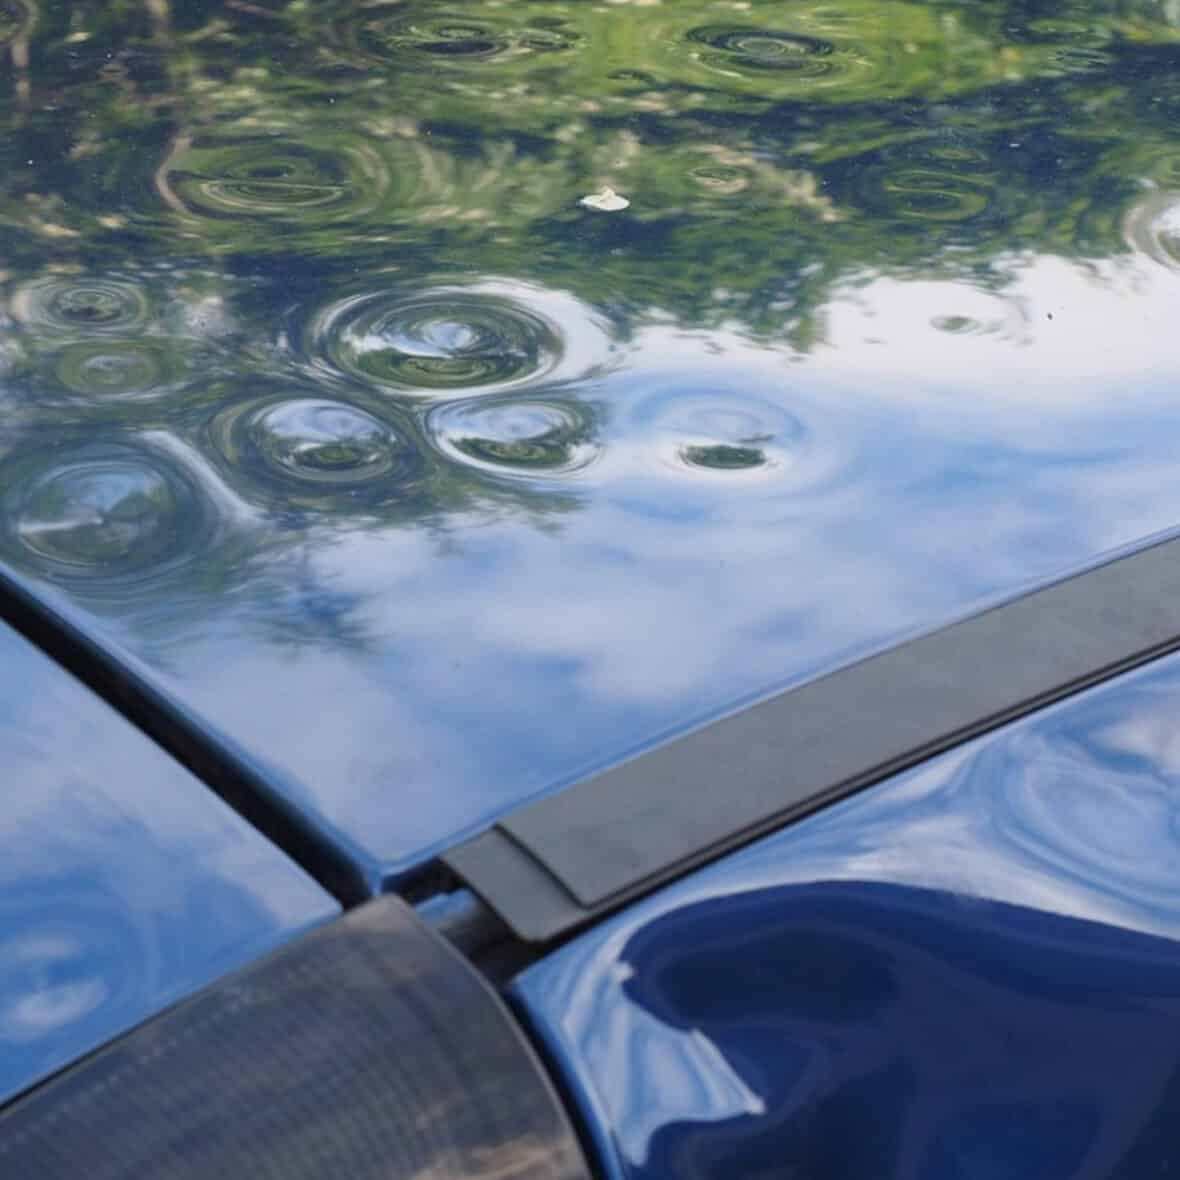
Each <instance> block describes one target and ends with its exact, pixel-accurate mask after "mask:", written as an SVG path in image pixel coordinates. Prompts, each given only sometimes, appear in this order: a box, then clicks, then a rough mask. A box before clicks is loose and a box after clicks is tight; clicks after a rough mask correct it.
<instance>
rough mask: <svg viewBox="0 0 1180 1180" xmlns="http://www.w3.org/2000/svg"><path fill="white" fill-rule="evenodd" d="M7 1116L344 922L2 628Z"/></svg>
mask: <svg viewBox="0 0 1180 1180" xmlns="http://www.w3.org/2000/svg"><path fill="white" fill-rule="evenodd" d="M0 669H2V670H3V674H2V675H0V1102H3V1101H4V1100H5V1099H7V1098H10V1097H12V1096H13V1095H14V1094H16V1093H18V1092H19V1091H21V1090H22V1089H24V1088H25V1087H27V1086H29V1085H32V1084H33V1083H34V1082H36V1081H38V1080H40V1079H41V1078H44V1077H45V1076H46V1075H48V1074H49V1073H51V1072H53V1071H54V1070H55V1069H58V1068H59V1067H61V1066H63V1065H65V1064H67V1063H68V1062H70V1061H73V1060H74V1059H76V1058H77V1057H79V1056H80V1055H81V1054H83V1053H86V1052H88V1051H89V1050H91V1049H94V1048H96V1047H97V1046H99V1045H101V1044H103V1043H105V1042H106V1041H108V1040H109V1039H110V1038H111V1037H113V1036H116V1035H118V1034H119V1033H121V1032H124V1031H126V1030H127V1029H129V1028H131V1027H132V1026H134V1025H135V1024H137V1023H139V1022H140V1021H142V1020H144V1019H146V1018H148V1017H150V1016H151V1015H153V1014H154V1013H156V1012H159V1011H160V1010H161V1009H162V1008H164V1007H166V1006H167V1005H168V1004H171V1003H173V1002H175V1001H176V1000H178V999H180V998H182V997H184V996H187V995H189V994H191V993H192V992H193V991H195V990H196V989H198V988H200V987H201V986H202V985H204V984H206V983H208V982H210V981H212V980H214V979H217V978H218V977H219V976H221V975H223V974H224V973H225V972H227V971H230V970H232V969H233V968H235V967H239V966H241V965H243V964H245V963H247V962H249V961H250V960H252V959H254V958H255V957H257V956H258V955H261V954H263V953H265V952H266V951H268V950H271V949H272V948H274V947H276V946H277V945H279V944H280V943H281V942H283V941H284V940H286V939H288V938H291V937H294V936H295V935H297V934H299V933H300V932H301V931H304V930H307V929H308V928H309V927H311V926H313V925H315V924H318V923H320V922H322V921H324V920H326V919H328V918H330V917H331V916H333V915H334V914H336V913H337V912H338V907H337V905H336V903H335V902H334V901H333V900H332V899H331V898H330V897H328V896H327V894H325V893H324V892H323V891H322V890H320V888H319V887H318V886H317V885H315V884H314V882H312V881H311V880H310V879H309V878H308V877H306V876H305V875H304V873H303V872H302V871H301V870H300V869H299V868H297V867H296V866H295V865H293V864H292V863H291V862H289V861H288V860H287V859H286V858H285V857H284V856H282V855H281V854H280V853H279V852H277V851H276V850H275V849H274V848H272V847H271V846H270V845H269V844H267V843H266V842H265V841H264V840H263V839H262V838H261V837H260V836H258V835H257V834H256V833H255V832H254V831H253V830H252V829H251V828H249V827H248V826H247V825H246V824H245V823H244V822H243V821H242V820H240V819H239V818H238V817H237V816H236V815H234V814H233V813H232V812H230V811H229V809H228V808H227V807H225V805H224V804H222V802H221V801H220V800H219V799H217V798H216V797H215V796H213V795H211V794H210V793H209V791H208V790H207V789H206V788H205V787H204V786H203V785H202V784H201V783H199V782H198V781H196V780H195V779H193V778H192V777H191V776H190V775H189V774H188V773H187V772H186V771H184V770H183V769H182V768H181V767H179V766H178V765H176V764H175V763H174V762H172V761H171V760H170V759H169V758H168V757H167V756H165V755H164V754H163V753H161V751H160V750H159V749H158V748H157V747H155V746H154V745H152V744H151V743H150V742H149V741H147V740H146V739H145V738H144V737H143V736H142V735H141V734H139V733H138V732H136V731H135V730H134V729H133V728H132V727H131V726H130V725H129V724H128V723H127V722H126V721H124V720H123V718H121V717H120V716H119V715H118V714H116V713H114V712H113V711H112V710H111V709H110V708H109V707H108V706H107V705H105V704H104V703H103V702H101V701H100V700H98V699H97V698H96V697H94V696H93V695H91V694H90V693H89V692H88V691H87V690H86V689H85V688H83V687H82V686H81V685H79V684H78V683H77V682H76V681H75V680H73V679H72V678H71V677H70V676H68V675H67V674H66V673H64V672H62V671H61V670H60V669H59V668H58V667H56V665H54V664H53V663H52V662H51V661H49V660H48V659H46V657H45V656H44V655H42V654H41V653H40V652H39V651H37V650H36V649H35V648H33V647H31V646H30V645H29V644H28V643H27V642H26V641H25V640H24V639H23V638H22V637H21V636H19V635H17V634H16V633H15V632H13V631H11V630H9V629H8V628H7V627H4V626H3V625H2V624H0Z"/></svg>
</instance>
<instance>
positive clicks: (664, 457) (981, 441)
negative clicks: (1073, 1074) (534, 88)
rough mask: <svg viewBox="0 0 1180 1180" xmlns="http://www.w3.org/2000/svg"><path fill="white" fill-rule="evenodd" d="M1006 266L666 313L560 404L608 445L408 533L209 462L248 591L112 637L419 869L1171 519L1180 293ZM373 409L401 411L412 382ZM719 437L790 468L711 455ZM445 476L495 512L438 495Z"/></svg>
mask: <svg viewBox="0 0 1180 1180" xmlns="http://www.w3.org/2000/svg"><path fill="white" fill-rule="evenodd" d="M1010 271H1011V276H1012V281H1011V283H1010V285H1009V286H1008V287H1006V288H1005V289H1004V291H1003V293H1002V294H990V293H986V292H984V291H983V290H982V289H977V288H975V287H973V286H971V285H970V284H968V283H966V282H951V281H939V282H933V281H930V280H926V279H923V278H918V277H915V278H913V279H906V278H902V277H894V278H884V277H875V278H874V277H873V276H871V275H868V276H865V279H866V281H865V282H863V283H862V284H860V285H857V284H854V283H852V282H851V280H850V281H849V282H848V283H847V284H846V285H845V286H843V287H838V288H837V290H836V292H835V294H834V295H833V296H832V299H831V301H830V304H829V305H828V307H826V308H825V309H822V310H821V312H820V316H819V319H820V322H821V324H822V325H823V331H822V334H821V342H820V343H819V344H818V345H817V346H816V348H815V349H814V351H813V352H811V353H810V354H807V355H803V354H799V353H796V352H794V351H792V350H791V349H790V348H788V347H787V346H785V345H775V344H766V343H765V342H755V341H751V340H749V339H747V338H745V337H743V336H742V335H741V334H740V333H738V332H737V331H736V330H735V331H723V330H717V331H712V332H707V331H703V330H699V329H697V330H694V331H692V332H684V331H681V330H679V329H678V328H677V327H676V326H675V325H674V324H670V323H667V322H663V323H657V322H653V323H649V324H648V325H647V326H645V327H639V328H637V329H636V331H635V334H634V335H633V337H632V338H631V339H630V340H629V341H628V343H627V345H626V347H625V351H619V352H617V353H615V354H614V355H613V357H610V356H608V354H607V353H606V352H605V351H603V349H602V346H601V343H600V356H599V359H600V361H601V362H602V363H601V365H600V366H599V367H598V368H597V370H596V371H595V372H594V373H593V374H592V375H591V376H589V377H588V379H587V380H585V381H584V382H581V383H579V382H576V381H575V382H572V383H570V384H568V385H565V386H562V387H560V388H559V389H558V391H557V393H556V394H554V396H560V397H568V398H573V399H582V400H585V401H587V402H590V403H592V404H593V405H594V406H596V407H598V408H597V409H596V411H595V413H596V415H597V420H598V422H599V425H598V427H597V430H598V434H599V439H598V441H599V443H600V446H601V453H600V455H599V456H598V458H597V459H596V460H595V461H594V462H593V463H591V464H590V465H589V466H588V467H586V468H584V469H582V470H580V471H577V472H575V473H573V474H571V475H570V476H569V477H568V478H558V477H551V478H548V479H546V480H544V481H541V480H537V481H534V482H532V483H531V484H527V486H526V488H525V490H521V484H520V482H519V479H518V478H517V477H516V476H513V477H512V478H510V479H505V480H500V481H497V479H496V477H495V475H494V473H493V474H489V473H488V471H487V469H486V468H485V469H483V470H480V471H474V470H470V471H463V470H460V466H461V464H460V462H459V461H458V460H456V459H455V458H454V456H451V458H449V459H445V460H444V459H442V458H439V457H438V456H435V458H434V459H433V460H432V462H433V463H434V464H435V465H436V466H435V468H434V470H435V471H436V472H441V473H442V474H441V475H440V476H436V478H437V479H439V480H440V481H442V482H438V483H436V484H433V485H427V486H426V490H425V491H423V492H422V494H421V496H420V498H419V501H418V502H417V506H416V507H415V506H414V504H410V505H408V506H407V507H406V508H405V509H404V510H403V511H402V514H401V515H400V516H399V515H397V514H396V513H394V514H391V515H387V516H386V517H382V516H381V514H380V513H378V512H373V513H371V514H369V513H366V512H364V511H362V510H358V511H357V512H356V513H355V514H350V513H349V512H348V508H347V504H343V505H341V504H334V505H333V508H332V511H328V510H326V509H325V510H324V511H322V512H320V513H318V514H314V513H313V514H307V515H305V516H303V517H300V516H298V515H293V514H290V513H284V512H282V511H281V505H278V504H276V507H275V510H274V512H273V513H268V512H267V511H266V510H265V509H260V508H259V506H258V503H257V500H256V499H255V500H254V501H253V502H252V503H251V506H249V507H247V506H246V504H245V501H244V500H241V499H239V500H238V501H237V507H236V508H235V507H234V505H233V503H232V501H234V500H235V498H236V496H237V493H236V492H235V490H234V488H233V486H232V483H233V473H232V471H231V470H228V469H219V472H218V474H217V475H216V476H214V475H213V474H212V473H210V472H208V471H207V470H206V469H205V468H203V467H201V466H200V465H199V464H197V463H196V462H195V461H194V462H193V463H191V464H190V475H192V477H193V478H195V479H198V480H199V481H200V482H201V483H202V484H203V483H204V482H205V481H206V479H209V480H211V481H212V480H216V481H217V482H216V484H215V485H214V484H213V483H210V486H209V492H210V495H211V496H212V497H213V498H214V499H215V500H216V502H217V504H218V508H217V511H218V513H219V516H220V518H221V519H222V520H223V521H225V522H227V525H226V527H227V528H229V529H230V530H231V531H233V530H236V534H235V535H237V536H238V537H240V544H239V545H238V547H237V548H234V547H232V546H230V547H229V548H228V549H227V552H228V553H229V554H230V557H229V558H227V559H226V561H227V564H226V566H225V568H224V569H222V570H220V571H219V574H218V576H219V577H220V578H221V579H222V581H221V582H220V583H219V585H220V586H221V588H220V589H217V590H214V591H212V592H210V593H204V592H203V590H202V580H201V579H199V578H198V579H191V580H186V579H182V578H178V577H174V578H172V579H171V580H167V579H165V580H162V581H160V582H158V583H152V582H145V583H144V584H143V585H142V586H138V585H137V586H134V587H132V588H129V589H128V590H127V591H126V593H125V594H124V596H123V598H122V599H116V600H114V601H115V602H116V604H117V605H116V607H115V609H112V605H111V602H110V601H108V602H106V603H104V604H102V605H101V610H102V616H103V618H104V621H103V622H102V623H101V624H100V625H101V627H102V628H103V629H104V631H105V632H106V633H107V634H109V635H111V636H113V637H115V638H116V639H117V640H118V641H119V642H121V643H122V644H124V645H126V647H127V648H128V649H130V650H131V651H133V652H136V653H138V654H139V655H141V656H142V657H143V658H145V659H146V660H147V661H148V662H149V663H151V664H154V665H156V666H157V668H158V675H159V676H160V677H161V680H162V682H163V683H164V684H166V685H167V686H168V687H169V688H171V689H172V690H173V691H174V692H176V693H177V694H178V695H179V696H180V697H181V698H182V699H183V700H185V701H186V702H188V703H189V704H191V705H194V706H196V707H197V708H198V709H199V710H201V711H202V712H203V713H204V715H205V716H206V717H208V718H209V719H211V720H212V721H213V723H214V724H215V725H216V726H217V727H218V728H220V729H221V730H222V731H223V732H225V733H227V734H229V735H230V736H231V737H232V738H234V739H236V740H237V741H238V742H240V743H241V744H242V745H244V746H245V747H246V748H248V749H249V750H250V751H252V752H253V754H254V755H255V756H256V757H257V758H258V760H259V761H260V762H261V763H262V764H263V765H264V766H266V768H267V769H268V771H269V772H271V773H273V774H274V775H275V776H276V777H277V778H279V779H280V780H281V781H283V782H285V783H286V785H287V789H289V790H290V791H291V792H292V793H293V794H294V795H295V796H296V797H297V798H299V799H300V800H301V801H302V802H303V804H304V805H305V806H309V807H311V808H313V809H315V810H316V811H317V812H319V813H320V815H321V817H322V820H323V821H324V822H325V823H327V824H328V826H329V827H330V828H333V829H335V830H336V831H338V832H342V833H343V838H344V839H346V841H347V842H349V843H350V844H352V845H353V846H354V847H359V848H360V850H361V851H360V855H361V857H362V859H363V860H365V861H366V862H367V863H368V864H369V865H370V866H373V865H385V866H387V867H390V866H392V867H397V866H403V865H405V864H407V863H409V862H412V861H413V860H415V859H418V858H419V857H420V856H421V854H422V850H423V849H429V848H433V847H437V846H438V845H440V844H442V843H445V842H448V841H450V840H452V839H454V838H455V837H457V836H458V835H459V834H461V833H465V832H467V831H470V830H472V829H474V828H475V827H478V826H479V825H481V824H483V823H485V822H486V821H487V820H488V819H490V818H491V817H492V816H494V815H495V814H497V813H498V812H500V811H502V810H503V809H504V808H506V807H508V806H510V805H512V804H513V803H515V802H518V801H520V800H522V799H524V798H526V797H528V796H530V795H531V794H533V793H535V792H537V791H540V790H543V789H545V788H547V787H551V786H554V785H556V784H561V783H564V782H568V781H570V780H571V779H572V778H574V777H576V776H577V775H579V774H581V773H584V772H585V771H586V770H587V769H590V768H593V767H595V766H599V765H602V764H604V763H606V762H609V761H612V760H614V759H616V758H618V757H620V756H621V755H623V754H624V753H626V752H628V751H630V750H633V749H636V748H639V747H642V746H644V745H645V744H648V743H650V742H652V741H654V740H656V739H657V738H658V737H660V736H661V735H663V734H666V733H670V732H674V731H676V730H677V729H678V728H680V727H683V726H684V725H686V724H689V723H691V722H693V721H695V720H697V719H700V718H704V717H707V716H709V715H710V714H713V713H716V712H717V711H719V710H721V709H724V708H726V707H728V706H731V705H732V704H734V703H736V702H739V701H741V700H745V699H750V698H752V697H755V696H757V695H759V694H761V693H764V692H767V691H769V690H772V689H774V688H777V687H779V686H781V685H784V684H786V683H789V682H791V681H794V680H798V679H800V678H802V677H805V676H808V675H812V674H815V673H817V672H819V671H821V670H823V669H826V668H830V667H832V666H833V665H835V664H837V663H839V662H842V661H844V660H847V659H849V658H852V657H854V656H856V655H859V654H863V653H865V652H867V651H869V650H871V649H873V648H874V647H875V646H878V645H880V644H882V643H884V642H886V641H888V640H889V639H891V638H892V637H896V636H898V635H900V634H902V633H905V632H908V631H912V630H915V629H924V628H928V627H931V626H933V625H935V624H937V623H939V622H941V621H944V620H947V619H949V618H951V617H953V616H955V615H957V614H960V613H962V612H964V611H966V610H969V609H971V608H972V607H974V606H976V605H978V604H980V603H982V602H985V601H988V600H990V599H992V598H994V597H995V596H998V595H1004V594H1009V593H1013V592H1016V591H1019V590H1021V589H1023V588H1025V587H1028V586H1030V585H1032V584H1035V583H1036V582H1037V581H1039V580H1042V579H1045V578H1048V577H1052V576H1055V575H1059V574H1061V573H1063V572H1066V571H1069V570H1072V569H1075V568H1077V567H1079V566H1082V565H1085V564H1087V563H1089V562H1092V561H1094V560H1096V559H1097V558H1098V557H1099V556H1100V555H1102V554H1104V553H1107V552H1109V551H1111V550H1113V549H1117V548H1119V547H1122V546H1126V545H1130V544H1133V543H1135V542H1136V541H1141V540H1142V539H1144V538H1146V537H1149V536H1151V535H1153V534H1156V533H1157V532H1159V531H1161V530H1168V529H1170V528H1172V527H1174V526H1175V524H1176V521H1177V519H1178V516H1180V490H1178V489H1180V484H1178V483H1177V481H1176V479H1175V478H1174V475H1175V470H1176V467H1175V447H1174V445H1173V444H1174V439H1175V437H1176V435H1177V432H1178V429H1180V410H1178V409H1177V407H1176V402H1175V398H1174V396H1173V392H1174V391H1173V389H1172V385H1171V381H1170V379H1169V377H1168V374H1169V373H1170V372H1171V368H1170V366H1172V365H1173V364H1174V359H1173V358H1174V349H1173V346H1172V343H1171V340H1170V336H1169V332H1168V330H1167V323H1166V321H1167V319H1168V316H1169V309H1170V307H1171V306H1173V304H1174V300H1175V298H1176V297H1178V296H1180V277H1177V276H1176V275H1174V274H1173V273H1172V272H1170V271H1169V270H1168V269H1167V268H1166V267H1164V266H1161V265H1160V264H1159V263H1158V262H1157V261H1155V260H1153V259H1149V258H1145V257H1142V256H1130V257H1128V258H1125V259H1123V260H1121V261H1118V262H1109V263H1103V264H1101V265H1093V266H1088V267H1085V266H1082V265H1075V264H1068V263H1065V262H1062V261H1060V260H1054V259H1050V258H1047V257H1046V258H1037V257H1032V256H1030V257H1019V258H1013V259H1011V260H1010ZM495 289H496V291H497V293H498V296H499V297H501V298H505V297H506V296H505V291H507V290H509V289H513V288H512V284H511V283H509V282H507V281H506V280H500V281H497V284H496V287H495ZM516 290H517V293H518V295H519V296H520V298H521V299H522V301H526V302H527V301H531V302H532V304H535V305H537V306H544V293H543V292H541V291H539V289H538V288H537V287H536V286H535V285H521V286H520V287H519V288H516ZM580 307H581V305H580V304H578V303H577V302H576V301H575V300H571V299H569V298H566V297H563V298H562V299H561V300H558V301H555V302H554V304H553V306H552V308H550V309H549V310H550V311H551V313H552V316H553V322H554V325H555V330H557V331H558V332H560V333H561V334H563V335H567V336H571V337H578V338H579V339H580V340H582V341H583V344H582V345H579V348H580V349H581V350H582V352H584V351H585V348H584V347H583V345H584V344H585V341H586V340H588V339H590V337H591V336H595V334H597V333H600V332H601V326H600V325H599V324H598V322H597V321H596V320H592V317H591V313H590V312H589V311H588V310H587V309H585V308H582V309H581V310H580V311H578V309H579V308H580ZM1050 314H1051V315H1052V317H1053V318H1052V319H1051V320H1050V319H1049V318H1048V317H1049V315H1050ZM577 315H584V316H585V317H586V324H585V325H582V326H581V327H580V325H579V322H578V320H577ZM586 325H589V326H588V327H587V326H586ZM583 328H584V330H585V332H587V333H589V334H590V335H588V336H587V335H583V336H580V337H579V331H581V330H582V329H583ZM575 351H576V350H575ZM578 355H581V353H578ZM589 360H590V357H589V355H587V363H589ZM302 379H303V380H306V379H307V377H306V373H305V376H304V377H303V378H302ZM345 388H348V387H346V386H341V385H340V384H339V381H338V379H337V384H336V385H335V386H334V387H333V390H334V393H335V394H336V395H340V393H341V390H342V389H345ZM520 388H521V393H522V396H523V395H525V394H526V393H527V390H528V386H527V383H526V385H524V386H521V387H520ZM348 396H350V397H351V398H352V399H353V400H356V401H359V402H363V404H365V405H366V406H368V407H370V408H373V407H375V412H376V411H379V410H380V407H381V405H382V404H383V403H382V398H383V397H384V396H386V395H383V394H380V393H374V392H372V391H368V392H366V391H363V390H351V389H350V390H349V394H348ZM366 399H367V400H366ZM407 412H414V413H416V412H417V411H416V410H414V407H413V406H412V405H411V406H409V407H408V410H407ZM708 429H714V430H716V431H718V432H719V433H720V435H722V436H724V437H721V438H720V441H721V442H723V443H726V444H729V445H742V446H747V447H748V448H749V447H752V448H754V449H755V450H757V449H758V448H759V447H761V448H762V450H761V452H759V453H761V454H762V455H763V456H764V457H765V459H766V462H765V463H764V464H763V465H762V466H759V467H755V468H753V469H748V470H742V469H739V470H728V471H727V470H709V469H707V468H705V467H701V466H696V467H694V466H692V465H691V464H688V463H685V462H683V461H682V456H683V447H682V444H683V443H684V442H685V440H686V439H687V440H688V441H689V442H693V443H696V442H700V441H701V438H700V434H701V431H702V430H708ZM144 437H145V439H148V436H144ZM152 437H154V438H155V440H156V442H155V443H153V445H157V444H159V445H161V446H162V444H160V439H162V438H164V432H157V434H156V435H155V436H152ZM751 440H752V441H751ZM148 441H151V440H150V439H148ZM200 445H203V444H202V442H201V439H200V438H197V437H195V436H194V439H192V440H189V441H187V442H186V443H185V446H186V447H189V448H192V447H195V446H200ZM169 446H170V447H171V450H170V453H171V454H174V455H181V453H182V451H183V448H180V449H177V447H176V446H174V445H172V444H169ZM178 461H179V460H178ZM447 463H452V464H454V466H452V467H446V466H445V464H447ZM438 464H443V466H438ZM447 480H460V481H463V480H465V481H466V483H463V484H462V486H463V487H465V488H466V489H467V492H466V493H465V495H466V497H467V498H466V499H461V500H455V501H454V502H446V501H444V499H443V498H442V497H443V492H442V491H441V490H439V489H441V488H443V487H444V486H449V485H446V483H445V481H447ZM432 488H433V489H435V490H434V491H432V490H431V489H432ZM473 489H474V491H475V492H476V493H479V491H480V489H483V492H485V493H486V495H484V494H479V495H473V494H472V490H473ZM432 497H433V498H432ZM227 504H228V506H227ZM549 506H552V507H554V508H560V510H559V511H555V512H553V513H552V515H548V516H547V515H546V508H547V507H549ZM233 562H238V563H239V565H238V567H237V569H235V568H234V566H233ZM296 562H297V568H298V586H296V585H295V584H294V583H293V581H292V577H293V571H294V569H295V568H296ZM25 572H34V573H35V572H36V571H29V570H27V569H26V570H25ZM81 589H82V591H83V593H85V592H86V589H87V588H86V587H82V588H81ZM108 598H110V596H108ZM96 601H97V599H96ZM98 617H99V616H97V615H96V616H94V619H95V620H97V619H98ZM153 636H154V637H155V638H153ZM344 636H347V637H348V638H347V639H346V638H344Z"/></svg>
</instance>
